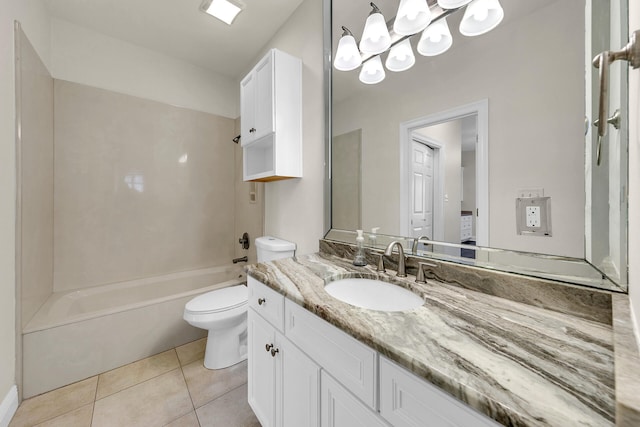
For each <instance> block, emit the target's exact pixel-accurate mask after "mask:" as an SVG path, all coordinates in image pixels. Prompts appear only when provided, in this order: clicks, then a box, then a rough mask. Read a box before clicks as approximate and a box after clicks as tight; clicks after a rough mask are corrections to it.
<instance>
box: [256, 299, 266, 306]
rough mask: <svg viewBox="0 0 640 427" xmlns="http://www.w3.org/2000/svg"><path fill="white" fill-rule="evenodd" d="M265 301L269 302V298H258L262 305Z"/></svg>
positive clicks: (259, 303)
mask: <svg viewBox="0 0 640 427" xmlns="http://www.w3.org/2000/svg"><path fill="white" fill-rule="evenodd" d="M265 302H267V300H266V299H264V298H258V305H262V304H264V303H265Z"/></svg>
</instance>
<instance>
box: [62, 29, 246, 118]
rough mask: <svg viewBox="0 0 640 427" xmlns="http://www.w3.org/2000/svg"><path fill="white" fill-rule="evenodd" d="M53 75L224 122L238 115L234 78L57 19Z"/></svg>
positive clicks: (237, 99)
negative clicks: (192, 111) (209, 115)
mask: <svg viewBox="0 0 640 427" xmlns="http://www.w3.org/2000/svg"><path fill="white" fill-rule="evenodd" d="M51 38H52V52H51V69H50V71H51V74H52V75H53V76H54V77H55V78H57V79H62V80H68V81H73V82H76V83H82V84H86V85H89V86H95V87H99V88H102V89H108V90H113V91H115V92H120V93H125V94H128V95H133V96H139V97H141V98H145V99H151V100H154V101H159V102H163V103H166V104H170V105H176V106H180V107H185V108H190V109H193V110H197V111H204V112H207V113H211V114H216V115H219V116H223V117H230V118H236V117H238V115H239V98H238V95H237V93H236V91H237V90H236V89H235V88H236V83H235V81H234V79H232V78H229V77H225V76H222V75H219V74H216V73H214V72H212V71H209V70H205V69H204V68H200V67H198V66H195V65H193V64H190V63H188V62H185V61H182V60H179V59H176V58H171V57H169V56H166V55H164V54H161V53H159V52H155V51H152V50H149V49H146V48H143V47H141V46H137V45H134V44H131V43H128V42H125V41H122V40H118V39H115V38H112V37H109V36H106V35H104V34H100V33H97V32H95V31H93V30H89V29H87V28H84V27H80V26H78V25H75V24H72V23H70V22H67V21H63V20H60V19H57V18H53V19H52V20H51Z"/></svg>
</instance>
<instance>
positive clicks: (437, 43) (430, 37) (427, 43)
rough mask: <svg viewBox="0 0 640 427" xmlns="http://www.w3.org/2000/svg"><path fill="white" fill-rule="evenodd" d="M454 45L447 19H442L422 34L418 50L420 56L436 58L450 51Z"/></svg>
mask: <svg viewBox="0 0 640 427" xmlns="http://www.w3.org/2000/svg"><path fill="white" fill-rule="evenodd" d="M452 44H453V38H452V37H451V31H449V25H447V18H442V19H440V20H439V21H436V22H434V23H433V24H431V25H429V26H428V27H427V29H426V30H424V31H423V32H422V36H420V41H419V42H418V45H417V46H416V49H417V51H418V53H419V54H420V55H423V56H436V55H440V54H441V53H444V52H446V51H447V50H449V48H450V47H451V45H452Z"/></svg>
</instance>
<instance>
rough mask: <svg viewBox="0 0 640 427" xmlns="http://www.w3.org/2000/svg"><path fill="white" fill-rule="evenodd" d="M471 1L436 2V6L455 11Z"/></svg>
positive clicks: (449, 0)
mask: <svg viewBox="0 0 640 427" xmlns="http://www.w3.org/2000/svg"><path fill="white" fill-rule="evenodd" d="M470 1H471V0H438V6H440V7H441V8H443V9H456V8H459V7H462V6H464V5H465V4H467V3H469V2H470Z"/></svg>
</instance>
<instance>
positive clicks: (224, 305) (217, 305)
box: [184, 285, 249, 314]
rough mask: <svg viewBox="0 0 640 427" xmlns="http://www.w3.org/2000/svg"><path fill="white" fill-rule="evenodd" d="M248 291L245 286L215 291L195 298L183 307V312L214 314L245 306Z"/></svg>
mask: <svg viewBox="0 0 640 427" xmlns="http://www.w3.org/2000/svg"><path fill="white" fill-rule="evenodd" d="M248 299H249V290H248V289H247V287H246V286H245V285H236V286H230V287H228V288H223V289H216V290H215V291H211V292H207V293H206V294H202V295H200V296H197V297H195V298H194V299H192V300H191V301H189V302H188V303H187V305H185V307H184V309H185V311H188V312H190V313H194V314H207V313H216V312H220V311H227V310H231V309H234V308H236V307H240V306H241V305H243V304H246V303H247V301H248Z"/></svg>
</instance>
